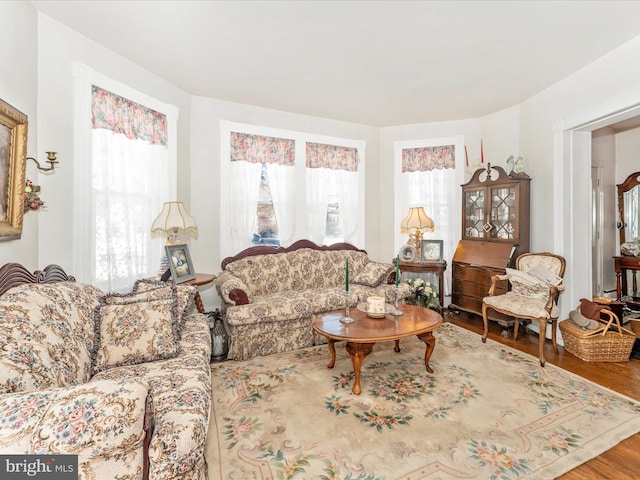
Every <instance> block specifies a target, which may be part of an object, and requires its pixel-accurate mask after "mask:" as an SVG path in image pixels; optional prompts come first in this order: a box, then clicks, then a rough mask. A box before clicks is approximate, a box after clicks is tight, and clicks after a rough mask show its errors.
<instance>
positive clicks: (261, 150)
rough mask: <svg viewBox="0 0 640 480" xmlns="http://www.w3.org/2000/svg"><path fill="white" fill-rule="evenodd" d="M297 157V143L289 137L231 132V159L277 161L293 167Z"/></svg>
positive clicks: (256, 161)
mask: <svg viewBox="0 0 640 480" xmlns="http://www.w3.org/2000/svg"><path fill="white" fill-rule="evenodd" d="M295 159H296V144H295V141H294V140H290V139H288V138H277V137H265V136H262V135H251V134H249V133H237V132H231V161H232V162H237V161H239V160H244V161H245V162H251V163H275V164H278V165H284V166H286V167H292V166H293V164H294V162H295Z"/></svg>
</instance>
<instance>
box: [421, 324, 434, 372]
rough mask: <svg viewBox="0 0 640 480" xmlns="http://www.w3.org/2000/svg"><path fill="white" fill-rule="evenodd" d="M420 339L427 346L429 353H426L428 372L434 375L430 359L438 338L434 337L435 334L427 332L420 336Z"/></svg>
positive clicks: (425, 359) (425, 361) (425, 360)
mask: <svg viewBox="0 0 640 480" xmlns="http://www.w3.org/2000/svg"><path fill="white" fill-rule="evenodd" d="M418 338H419V339H420V340H422V341H423V342H424V343H426V345H427V351H426V352H425V353H424V365H425V367H427V372H429V373H433V369H432V368H431V367H430V366H429V359H430V358H431V354H432V353H433V349H434V348H436V337H434V336H433V333H431V332H427V333H423V334H421V335H418Z"/></svg>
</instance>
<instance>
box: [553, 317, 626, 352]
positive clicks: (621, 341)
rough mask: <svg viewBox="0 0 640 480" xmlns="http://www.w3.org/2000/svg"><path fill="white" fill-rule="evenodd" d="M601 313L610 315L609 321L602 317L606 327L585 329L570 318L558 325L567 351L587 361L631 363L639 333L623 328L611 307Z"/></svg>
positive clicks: (603, 325) (603, 324)
mask: <svg viewBox="0 0 640 480" xmlns="http://www.w3.org/2000/svg"><path fill="white" fill-rule="evenodd" d="M601 313H603V314H605V315H608V316H609V320H608V321H607V320H602V321H601V323H602V326H601V327H600V328H598V329H596V330H584V329H583V328H582V327H579V326H578V325H576V324H575V323H573V322H572V321H571V320H569V319H567V320H563V321H561V322H560V323H559V324H558V327H560V331H561V332H562V339H563V340H564V348H565V350H567V351H568V352H569V353H572V354H573V355H575V356H576V357H578V358H579V359H581V360H584V361H585V362H628V361H629V357H630V356H631V350H632V349H633V343H634V342H635V340H636V335H635V333H634V332H632V331H630V330H627V329H626V328H622V326H621V325H620V320H618V317H617V316H616V314H615V313H613V312H611V311H610V310H602V311H601Z"/></svg>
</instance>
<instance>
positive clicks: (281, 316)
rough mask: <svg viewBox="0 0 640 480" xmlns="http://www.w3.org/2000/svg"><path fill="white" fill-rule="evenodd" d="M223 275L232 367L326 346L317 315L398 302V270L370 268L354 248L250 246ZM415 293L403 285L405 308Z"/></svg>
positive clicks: (228, 261) (225, 265) (220, 286)
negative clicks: (374, 301)
mask: <svg viewBox="0 0 640 480" xmlns="http://www.w3.org/2000/svg"><path fill="white" fill-rule="evenodd" d="M347 259H348V261H349V293H348V295H345V287H346V281H345V280H346V278H345V277H346V266H347V265H346V264H347ZM222 270H223V271H222V273H221V274H220V275H218V277H217V278H216V288H217V290H218V293H219V295H220V297H221V298H222V302H223V303H222V309H223V311H224V313H225V325H226V326H227V329H228V331H229V337H230V342H229V352H228V355H227V358H229V359H234V360H246V359H248V358H252V357H255V356H259V355H270V354H273V353H278V352H284V351H289V350H295V349H298V348H304V347H309V346H312V345H315V344H318V343H326V339H325V338H324V337H322V336H320V335H317V334H314V332H313V329H312V327H311V323H312V322H313V319H314V317H315V315H316V314H318V313H323V312H329V311H332V310H339V309H341V308H345V305H346V302H347V301H348V302H349V306H350V307H355V306H357V305H358V304H359V303H361V302H365V301H366V299H367V297H369V296H371V295H379V296H382V297H385V298H386V301H387V302H388V303H393V302H394V299H395V295H396V291H395V282H394V280H395V270H394V266H393V264H391V263H379V262H374V261H371V260H370V259H369V257H368V255H367V252H366V251H364V250H359V249H357V248H356V247H354V246H353V245H350V244H348V243H337V244H334V245H330V246H318V245H316V244H314V243H313V242H310V241H309V240H299V241H298V242H296V243H294V244H293V245H291V246H290V247H288V248H273V247H262V246H258V247H251V248H248V249H246V250H243V251H242V252H240V253H239V254H238V255H236V256H234V257H228V258H225V259H224V260H223V261H222ZM409 290H410V289H409V286H408V285H407V284H405V283H400V284H399V286H398V299H399V301H402V300H403V299H404V298H405V297H406V296H407V295H408V294H409Z"/></svg>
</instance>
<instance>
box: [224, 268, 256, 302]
mask: <svg viewBox="0 0 640 480" xmlns="http://www.w3.org/2000/svg"><path fill="white" fill-rule="evenodd" d="M216 289H217V290H218V295H220V297H221V298H222V300H223V301H224V302H225V303H227V304H229V305H245V304H247V303H250V302H251V297H250V294H251V292H250V289H249V287H248V286H247V285H246V284H245V283H244V282H243V281H242V280H240V279H239V278H238V277H236V276H235V275H233V274H232V273H231V272H228V271H224V272H222V273H221V274H220V275H218V277H217V278H216Z"/></svg>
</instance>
